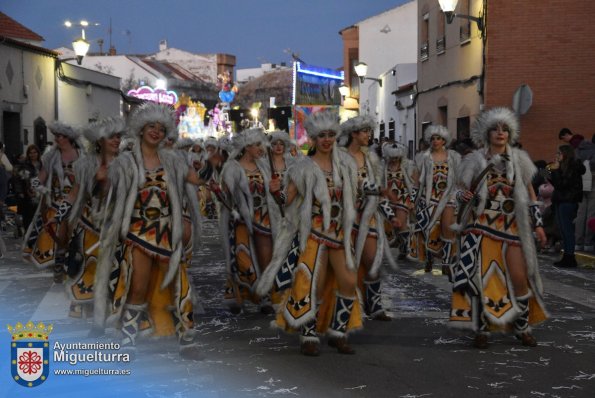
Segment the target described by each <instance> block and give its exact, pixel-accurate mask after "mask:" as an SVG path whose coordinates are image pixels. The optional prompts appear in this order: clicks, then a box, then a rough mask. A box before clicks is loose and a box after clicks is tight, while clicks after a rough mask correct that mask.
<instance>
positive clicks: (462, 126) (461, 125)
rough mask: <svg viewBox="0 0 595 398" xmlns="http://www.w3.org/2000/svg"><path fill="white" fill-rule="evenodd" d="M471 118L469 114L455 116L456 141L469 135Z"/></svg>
mask: <svg viewBox="0 0 595 398" xmlns="http://www.w3.org/2000/svg"><path fill="white" fill-rule="evenodd" d="M470 125H471V120H470V119H469V116H464V117H460V118H457V141H460V140H464V139H466V138H469V137H470V131H471V129H470Z"/></svg>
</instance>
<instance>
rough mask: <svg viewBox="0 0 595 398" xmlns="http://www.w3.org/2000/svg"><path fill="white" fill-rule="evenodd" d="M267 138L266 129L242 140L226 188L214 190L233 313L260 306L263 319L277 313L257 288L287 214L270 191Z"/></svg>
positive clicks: (237, 140) (228, 165)
mask: <svg viewBox="0 0 595 398" xmlns="http://www.w3.org/2000/svg"><path fill="white" fill-rule="evenodd" d="M266 141H267V139H266V136H265V135H264V133H263V131H262V130H261V129H249V130H244V131H243V132H241V133H239V134H238V135H236V136H235V137H234V139H233V150H232V152H231V153H230V156H229V159H228V160H227V162H225V165H224V166H223V170H222V171H221V189H218V187H216V186H215V184H212V185H211V187H212V188H213V189H214V190H215V193H216V194H217V195H218V196H219V198H220V199H221V201H222V203H223V204H224V206H222V207H221V209H220V226H221V231H222V239H223V247H224V251H225V256H226V263H227V281H226V286H225V301H226V303H227V305H228V306H229V309H230V311H231V312H232V313H234V314H237V313H239V312H240V311H241V310H242V305H243V302H244V300H246V299H247V300H250V301H252V302H255V303H259V304H260V311H261V312H262V313H263V314H273V313H274V309H273V307H272V305H271V300H270V296H269V295H264V296H263V297H262V299H259V297H258V296H256V294H255V291H254V290H255V287H256V283H257V280H258V278H259V276H260V274H261V273H262V272H263V271H264V269H265V268H266V266H267V265H268V264H269V262H270V261H271V255H272V251H273V236H276V235H277V233H278V227H279V222H280V220H281V214H280V210H279V207H278V205H276V204H275V199H274V198H273V196H272V195H271V193H270V192H269V190H268V189H267V187H268V186H269V182H270V180H271V170H270V166H269V164H268V163H267V160H266V158H265V157H264V148H263V146H264V145H265V144H268V143H267V142H266Z"/></svg>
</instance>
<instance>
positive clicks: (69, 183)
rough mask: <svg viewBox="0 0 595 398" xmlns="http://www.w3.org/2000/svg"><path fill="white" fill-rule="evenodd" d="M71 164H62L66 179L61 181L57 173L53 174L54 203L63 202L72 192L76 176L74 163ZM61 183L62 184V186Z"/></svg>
mask: <svg viewBox="0 0 595 398" xmlns="http://www.w3.org/2000/svg"><path fill="white" fill-rule="evenodd" d="M75 161H76V159H75V160H73V161H71V162H70V163H64V162H62V170H64V179H63V180H62V181H60V177H59V176H58V174H57V173H53V174H52V201H53V202H59V201H61V200H63V199H64V198H65V197H66V196H67V195H68V194H69V193H70V191H72V187H73V186H74V183H75V181H74V180H75V176H74V162H75ZM60 182H61V183H62V184H60Z"/></svg>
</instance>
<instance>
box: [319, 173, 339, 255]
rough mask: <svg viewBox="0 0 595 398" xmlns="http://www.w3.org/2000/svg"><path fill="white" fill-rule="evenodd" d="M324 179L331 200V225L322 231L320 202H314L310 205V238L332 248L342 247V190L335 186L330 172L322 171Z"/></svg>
mask: <svg viewBox="0 0 595 398" xmlns="http://www.w3.org/2000/svg"><path fill="white" fill-rule="evenodd" d="M322 172H323V174H324V177H325V179H326V185H327V187H328V193H329V196H330V199H331V223H330V227H329V229H328V230H326V231H324V230H323V228H324V227H323V215H322V208H321V206H320V202H318V201H317V200H314V202H313V205H312V237H313V238H314V239H315V240H316V241H318V242H320V243H322V244H324V245H326V246H329V247H332V248H335V249H336V248H341V247H343V234H344V231H343V189H342V187H337V186H335V183H334V180H333V172H332V171H328V172H327V171H324V170H323V171H322Z"/></svg>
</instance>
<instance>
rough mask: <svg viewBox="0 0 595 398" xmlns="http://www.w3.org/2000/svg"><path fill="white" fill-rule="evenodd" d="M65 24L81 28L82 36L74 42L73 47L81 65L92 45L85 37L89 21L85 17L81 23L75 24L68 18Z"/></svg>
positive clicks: (94, 24)
mask: <svg viewBox="0 0 595 398" xmlns="http://www.w3.org/2000/svg"><path fill="white" fill-rule="evenodd" d="M91 25H92V26H98V25H99V24H98V23H93V24H91ZM64 26H66V27H67V28H71V27H73V26H76V27H80V28H81V37H79V38H78V39H76V40H74V41H73V42H72V48H73V49H74V53H75V55H76V63H77V64H79V65H80V64H81V63H82V62H83V58H84V57H85V55H87V52H88V51H89V47H90V46H91V43H89V42H88V41H87V39H86V37H85V28H86V27H88V26H89V22H88V21H85V20H84V19H83V20H81V21H80V22H79V23H74V24H73V23H72V22H71V21H68V20H67V21H65V22H64Z"/></svg>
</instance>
